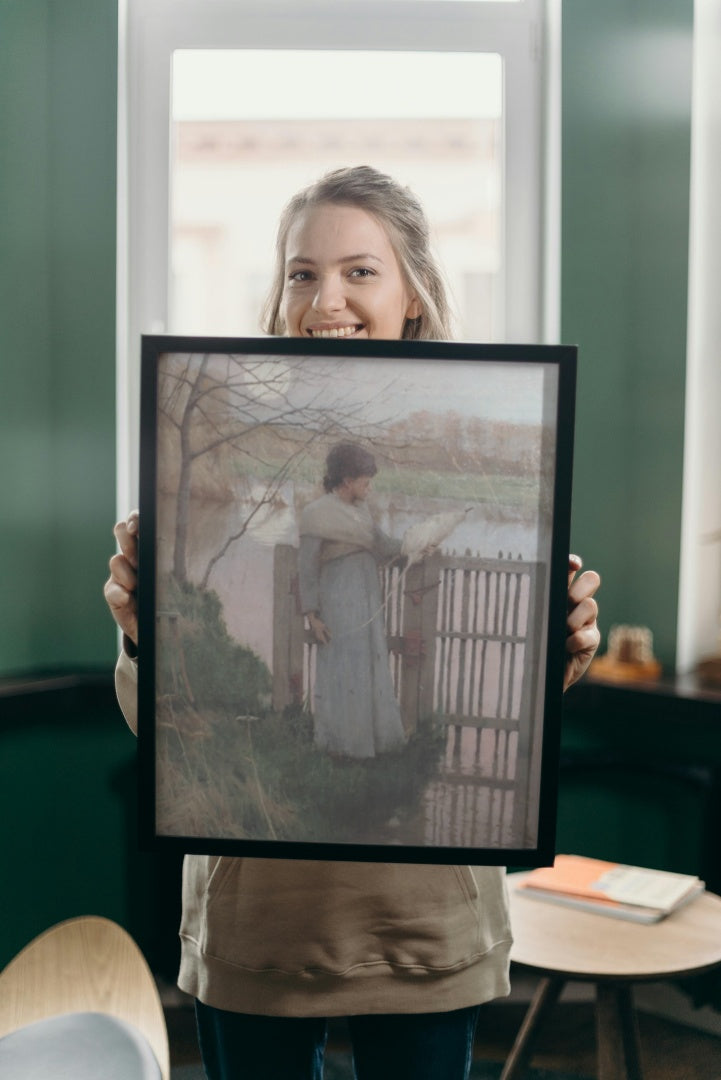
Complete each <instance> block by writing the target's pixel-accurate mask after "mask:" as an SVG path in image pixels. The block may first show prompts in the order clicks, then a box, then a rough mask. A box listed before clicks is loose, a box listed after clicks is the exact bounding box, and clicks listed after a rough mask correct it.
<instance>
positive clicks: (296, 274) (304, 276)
mask: <svg viewBox="0 0 721 1080" xmlns="http://www.w3.org/2000/svg"><path fill="white" fill-rule="evenodd" d="M310 280H311V272H310V270H294V271H293V272H292V273H291V274H288V281H296V282H299V283H300V284H302V283H303V282H306V281H310Z"/></svg>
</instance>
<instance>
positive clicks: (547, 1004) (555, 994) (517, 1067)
mask: <svg viewBox="0 0 721 1080" xmlns="http://www.w3.org/2000/svg"><path fill="white" fill-rule="evenodd" d="M565 981H566V980H565V979H560V978H546V979H541V981H540V982H539V984H538V986H537V988H536V992H535V994H534V995H533V998H532V1000H531V1004H530V1005H529V1006H528V1012H527V1013H526V1015H525V1016H524V1018H523V1023H522V1024H521V1027H520V1030H519V1032H518V1035H516V1039H515V1042H514V1043H513V1046H512V1047H511V1052H510V1054H509V1055H508V1058H507V1059H506V1064H505V1065H504V1066H503V1072H502V1073H501V1076H500V1080H520V1077H522V1076H523V1074H524V1072H525V1071H526V1068H527V1067H528V1063H529V1062H530V1060H531V1054H532V1053H533V1044H534V1042H535V1041H536V1036H537V1034H538V1029H539V1028H540V1026H541V1022H542V1020H543V1018H544V1017H545V1016H546V1015H547V1014H548V1013H549V1012H550V1010H551V1009H552V1008H553V1006H554V1005H555V1004H556V1002H557V1001H558V998H559V995H560V993H561V990H562V989H563V985H564V983H565Z"/></svg>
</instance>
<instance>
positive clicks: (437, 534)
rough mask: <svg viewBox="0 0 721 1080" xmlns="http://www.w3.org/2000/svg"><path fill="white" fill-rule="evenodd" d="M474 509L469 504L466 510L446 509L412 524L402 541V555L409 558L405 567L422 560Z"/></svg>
mask: <svg viewBox="0 0 721 1080" xmlns="http://www.w3.org/2000/svg"><path fill="white" fill-rule="evenodd" d="M472 509H473V507H472V506H467V507H466V508H465V510H444V511H443V512H442V513H440V514H431V516H430V517H427V518H425V520H424V521H417V522H416V523H415V524H414V525H410V526H409V527H408V528H407V529H406V531H405V532H404V534H403V540H402V541H401V555H405V556H406V558H407V560H408V561H407V563H406V566H405V569H406V570H407V569H408V567H409V566H413V564H414V563H417V562H420V561H421V559H422V558H424V557H425V556H426V555H428V554H430V552H431V551H433V549H434V548H437V547H438V545H439V544H440V543H442V542H443V541H444V540H445V539H446V538H447V537H449V536H450V535H451V533H452V532H453V530H454V529H456V528H457V527H458V526H459V525H460V524H461V523H462V522H463V521H465V518H466V514H468V513H469V512H470V511H471V510H472Z"/></svg>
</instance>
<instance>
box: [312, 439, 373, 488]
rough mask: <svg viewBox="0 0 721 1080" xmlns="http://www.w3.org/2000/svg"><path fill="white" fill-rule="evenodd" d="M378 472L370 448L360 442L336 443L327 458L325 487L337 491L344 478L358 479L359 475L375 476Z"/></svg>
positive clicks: (324, 478)
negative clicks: (360, 444)
mask: <svg viewBox="0 0 721 1080" xmlns="http://www.w3.org/2000/svg"><path fill="white" fill-rule="evenodd" d="M377 472H378V468H377V466H376V460H375V458H374V457H373V455H372V454H371V452H370V450H366V449H365V448H364V447H362V446H359V445H358V443H351V442H342V443H336V444H335V446H333V447H331V449H330V450H329V452H328V457H327V458H326V459H325V476H324V477H323V487H324V488H325V490H326V491H335V489H336V488H337V487H340V485H341V484H342V483H343V481H344V480H357V479H358V477H359V476H375V474H376V473H377Z"/></svg>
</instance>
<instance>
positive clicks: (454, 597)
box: [139, 337, 576, 866]
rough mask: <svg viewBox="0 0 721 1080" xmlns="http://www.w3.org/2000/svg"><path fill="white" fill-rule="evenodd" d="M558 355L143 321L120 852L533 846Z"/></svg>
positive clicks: (548, 700) (267, 853) (563, 493)
mask: <svg viewBox="0 0 721 1080" xmlns="http://www.w3.org/2000/svg"><path fill="white" fill-rule="evenodd" d="M575 372H576V350H575V348H572V347H566V346H529V345H522V346H521V345H519V346H515V345H473V344H441V343H438V342H412V341H393V342H388V341H362V342H361V341H353V342H343V341H338V340H337V339H336V340H334V339H322V340H315V339H314V340H310V339H300V338H257V339H256V338H246V339H226V338H180V337H145V338H144V339H143V348H142V393H141V399H142V400H141V498H140V512H141V519H140V520H141V530H140V555H139V618H140V627H139V635H140V646H139V651H140V661H139V714H140V715H139V754H140V765H141V813H140V817H141V834H142V836H141V839H142V842H143V844H144V846H149V847H153V848H164V847H172V846H175V847H177V848H178V849H179V850H181V849H182V850H183V851H190V852H199V853H210V854H231V855H232V854H237V855H257V856H261V857H276V856H277V857H283V858H303V859H308V858H313V859H316V858H319V859H344V860H346V859H352V860H361V861H362V860H370V861H392V862H429V863H457V862H466V863H475V864H490V865H494V864H498V865H504V864H508V863H510V864H513V865H525V866H533V865H539V864H544V863H548V862H549V861H552V857H553V853H554V852H553V848H554V834H555V818H556V777H557V768H558V756H559V744H560V709H561V695H562V682H563V670H564V660H565V617H566V603H567V600H566V591H567V583H568V577H567V566H568V545H569V520H570V495H571V469H572V443H573V421H574V397H575Z"/></svg>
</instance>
